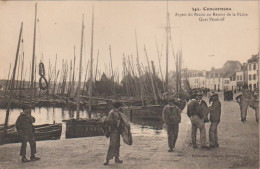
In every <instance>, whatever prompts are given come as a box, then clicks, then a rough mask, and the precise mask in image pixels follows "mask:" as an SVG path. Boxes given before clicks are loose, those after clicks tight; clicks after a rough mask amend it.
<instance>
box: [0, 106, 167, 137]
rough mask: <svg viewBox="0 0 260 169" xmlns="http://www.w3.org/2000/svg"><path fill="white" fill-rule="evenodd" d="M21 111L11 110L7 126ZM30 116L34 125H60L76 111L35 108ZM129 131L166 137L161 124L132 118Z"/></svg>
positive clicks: (84, 115) (83, 113)
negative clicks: (33, 119) (33, 120)
mask: <svg viewBox="0 0 260 169" xmlns="http://www.w3.org/2000/svg"><path fill="white" fill-rule="evenodd" d="M21 111H22V110H21V109H12V110H11V111H10V116H9V124H14V123H15V122H16V119H17V118H18V116H19V115H20V112H21ZM5 114H6V110H5V109H0V124H3V123H4V121H5ZM32 116H34V117H35V119H36V121H35V125H40V124H46V123H49V124H50V123H54V122H55V123H62V120H69V119H71V118H76V111H73V110H66V109H62V108H35V109H34V110H32ZM103 116H105V114H104V113H99V112H97V113H95V114H94V113H93V114H92V117H93V118H100V117H103ZM80 118H88V112H87V111H80ZM65 130H66V124H65V123H62V135H61V138H65ZM131 131H132V134H133V135H134V136H151V135H152V136H163V137H164V136H166V132H165V130H162V122H161V121H155V120H141V119H136V118H133V119H132V122H131Z"/></svg>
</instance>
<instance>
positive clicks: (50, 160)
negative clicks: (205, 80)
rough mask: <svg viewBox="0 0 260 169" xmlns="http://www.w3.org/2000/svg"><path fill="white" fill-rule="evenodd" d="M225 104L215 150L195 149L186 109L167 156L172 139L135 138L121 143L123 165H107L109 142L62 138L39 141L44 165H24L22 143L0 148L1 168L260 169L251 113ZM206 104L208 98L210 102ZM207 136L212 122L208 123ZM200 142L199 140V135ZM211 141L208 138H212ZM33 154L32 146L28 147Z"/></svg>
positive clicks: (164, 137) (255, 128)
mask: <svg viewBox="0 0 260 169" xmlns="http://www.w3.org/2000/svg"><path fill="white" fill-rule="evenodd" d="M220 98H221V103H222V116H221V122H220V124H219V128H218V132H219V144H220V147H219V148H216V149H212V150H202V149H200V148H198V149H193V148H192V147H191V145H190V141H191V140H190V128H191V126H190V121H189V118H188V117H187V115H186V109H184V111H183V114H182V123H181V124H180V131H179V138H178V140H177V145H176V150H175V152H173V153H168V151H167V150H168V144H167V137H166V135H164V136H141V135H135V134H133V139H134V144H133V145H132V146H128V145H125V144H124V143H123V142H122V140H121V152H120V154H121V159H122V160H124V163H123V164H115V163H114V162H113V161H111V162H110V165H109V166H103V161H104V159H105V156H106V152H107V148H108V143H109V140H108V139H106V138H105V137H92V138H78V139H62V140H56V141H39V142H37V151H38V153H37V155H38V156H40V157H41V158H42V159H41V160H40V161H35V162H29V163H21V162H20V156H19V149H20V144H7V145H2V146H0V168H1V169H16V168H20V169H49V168H50V169H81V168H97V169H102V168H126V169H130V168H131V169H132V168H136V169H143V168H147V169H148V168H149V169H178V168H187V169H188V168H189V169H190V168H193V169H196V168H198V169H207V168H212V169H220V168H221V169H222V168H234V169H237V168H243V169H245V168H250V169H251V168H252V169H253V168H256V169H257V168H259V144H258V143H259V137H258V136H259V134H258V133H259V129H258V123H256V121H255V114H254V111H253V110H252V109H250V110H249V112H248V117H247V122H246V123H242V122H241V121H240V112H239V106H238V104H237V103H235V102H232V101H230V102H224V101H223V98H222V97H220ZM206 100H207V99H206ZM206 128H207V133H208V131H209V124H206ZM197 138H199V136H197ZM207 140H208V134H207ZM27 150H28V154H29V145H28V147H27Z"/></svg>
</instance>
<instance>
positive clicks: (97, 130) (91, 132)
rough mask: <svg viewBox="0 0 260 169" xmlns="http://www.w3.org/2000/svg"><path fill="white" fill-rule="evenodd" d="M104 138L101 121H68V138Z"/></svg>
mask: <svg viewBox="0 0 260 169" xmlns="http://www.w3.org/2000/svg"><path fill="white" fill-rule="evenodd" d="M93 136H104V132H103V129H102V122H101V120H99V119H80V120H76V119H71V120H68V121H66V138H77V137H93Z"/></svg>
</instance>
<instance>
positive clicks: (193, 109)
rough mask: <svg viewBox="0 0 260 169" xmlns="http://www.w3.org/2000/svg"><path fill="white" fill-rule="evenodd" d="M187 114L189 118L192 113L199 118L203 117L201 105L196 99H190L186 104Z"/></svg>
mask: <svg viewBox="0 0 260 169" xmlns="http://www.w3.org/2000/svg"><path fill="white" fill-rule="evenodd" d="M187 115H188V116H189V118H190V117H191V116H193V115H197V116H199V117H200V118H201V119H203V117H204V114H203V113H202V111H201V107H200V104H199V102H198V101H196V100H191V101H190V102H189V103H188V105H187Z"/></svg>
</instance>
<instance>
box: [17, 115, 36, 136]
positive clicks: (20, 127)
mask: <svg viewBox="0 0 260 169" xmlns="http://www.w3.org/2000/svg"><path fill="white" fill-rule="evenodd" d="M34 122H35V118H34V117H32V116H29V115H26V114H25V113H23V112H22V113H21V114H20V116H19V117H18V119H17V120H16V123H15V124H16V129H17V131H18V132H19V133H21V134H27V135H28V134H33V133H34V127H33V123H34Z"/></svg>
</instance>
